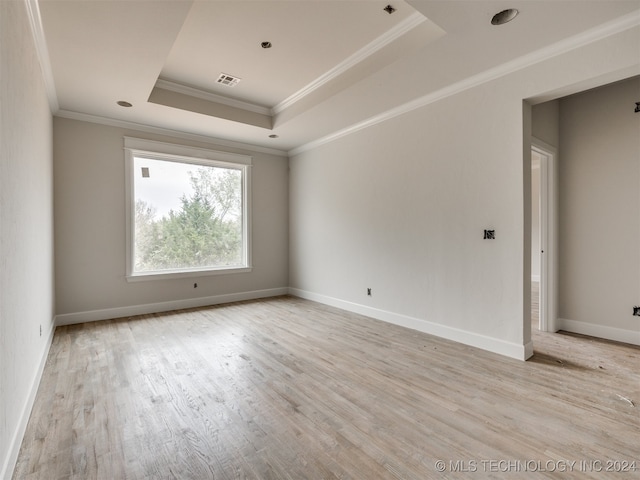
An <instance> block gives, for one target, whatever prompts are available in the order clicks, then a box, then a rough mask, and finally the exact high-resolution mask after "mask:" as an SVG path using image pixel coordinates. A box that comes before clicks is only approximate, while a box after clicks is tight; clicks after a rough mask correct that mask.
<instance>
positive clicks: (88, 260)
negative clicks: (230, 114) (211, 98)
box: [54, 117, 288, 323]
mask: <svg viewBox="0 0 640 480" xmlns="http://www.w3.org/2000/svg"><path fill="white" fill-rule="evenodd" d="M124 136H132V137H138V138H145V139H149V140H159V141H164V142H169V143H176V144H183V145H186V144H188V145H190V146H196V147H204V148H209V149H212V150H219V151H230V152H234V153H242V154H247V155H251V156H252V157H253V166H252V167H251V168H252V176H251V179H252V201H253V202H252V203H253V214H252V238H253V267H254V268H253V271H252V272H250V273H238V274H230V275H213V276H206V277H198V278H195V279H194V278H181V279H172V280H153V281H146V282H132V283H128V282H127V281H126V280H125V245H126V244H125V167H124V150H123V145H124V143H123V137H124ZM54 159H55V168H54V179H55V215H56V237H55V239H56V250H55V259H56V306H57V314H58V316H59V319H62V321H63V322H64V323H66V322H67V321H69V320H70V321H82V320H92V319H96V318H108V317H109V316H113V315H114V314H115V315H117V314H119V313H125V314H126V313H127V312H129V311H132V310H127V308H126V307H135V306H140V305H147V306H149V308H147V310H148V311H149V310H151V311H152V310H154V306H157V307H158V308H155V310H158V309H160V310H162V309H165V307H166V303H165V302H172V301H187V303H182V304H184V305H189V304H190V303H189V301H194V302H196V303H194V305H195V304H197V300H198V299H202V298H204V299H211V298H212V297H221V298H236V297H228V296H229V295H238V294H241V293H247V292H258V293H256V295H258V296H260V293H259V292H263V291H264V293H265V294H268V293H269V291H270V290H271V289H278V288H279V289H286V287H287V286H288V219H287V205H288V160H287V158H286V157H282V156H274V155H267V154H264V153H256V152H252V151H243V150H238V149H231V148H228V147H220V146H216V145H212V144H202V143H195V142H186V141H185V140H182V139H176V138H170V137H161V136H158V135H151V134H149V133H145V132H139V131H133V130H127V129H123V128H118V127H112V126H105V125H100V124H95V123H88V122H82V121H77V120H70V119H65V118H58V117H56V118H55V120H54ZM194 282H197V283H198V288H197V289H194V288H193V284H194ZM225 296H226V297H225ZM204 303H207V300H205V301H204ZM162 304H165V305H162ZM182 304H181V305H182ZM114 309H115V310H114ZM95 311H100V313H101V316H98V317H96V316H95V315H92V313H91V312H94V313H95ZM133 311H135V310H133ZM87 312H89V314H87Z"/></svg>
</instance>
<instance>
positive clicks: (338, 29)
mask: <svg viewBox="0 0 640 480" xmlns="http://www.w3.org/2000/svg"><path fill="white" fill-rule="evenodd" d="M388 3H389V2H388V0H384V1H377V0H370V1H343V2H335V1H326V0H316V1H314V0H305V1H295V2H294V1H216V2H195V3H194V5H193V6H192V8H191V11H190V13H189V15H188V17H187V19H186V21H185V23H184V25H183V28H182V30H181V32H180V34H179V35H178V37H177V39H176V41H175V43H174V45H173V48H172V50H171V52H170V54H169V56H168V57H167V59H166V63H165V65H164V68H163V69H162V72H161V74H160V78H162V79H163V80H168V81H171V82H175V83H178V84H182V85H185V86H189V87H193V88H197V89H200V90H203V91H206V92H210V93H214V94H217V95H223V96H226V97H230V98H235V99H238V100H242V101H245V102H250V103H253V104H256V105H261V106H264V107H269V108H271V107H274V106H276V105H277V104H278V103H280V102H282V101H283V100H285V99H286V98H288V97H290V96H291V95H293V94H294V93H296V92H298V91H299V90H301V89H302V88H304V87H305V86H307V85H308V84H310V83H311V82H313V81H314V80H316V79H318V78H319V77H321V76H322V75H323V74H325V73H326V72H328V71H330V70H332V69H333V68H335V67H336V66H337V65H339V64H340V63H342V62H343V61H344V60H345V59H347V58H348V57H350V56H351V55H353V54H354V53H356V52H358V51H359V50H360V49H362V48H364V47H366V46H367V45H369V44H371V43H372V42H374V41H375V40H376V39H378V38H380V37H381V36H383V35H384V34H385V33H387V32H388V31H389V30H392V29H393V28H394V27H396V26H397V25H398V24H400V23H402V22H403V21H405V20H407V19H408V18H409V17H410V16H411V15H416V11H415V10H414V9H413V7H411V6H409V5H408V4H406V3H405V2H404V1H398V2H392V3H393V6H394V7H395V8H396V11H395V12H394V13H393V14H389V13H387V12H386V11H385V10H384V7H385V6H386V5H387V4H388ZM264 42H270V44H271V47H270V48H264V47H263V45H262V44H263V43H264ZM222 73H225V74H227V75H230V76H234V77H238V78H241V79H242V82H241V83H239V84H238V85H236V86H235V87H234V88H233V90H230V89H229V88H226V87H225V86H224V85H220V84H219V83H217V82H216V80H217V79H218V78H219V77H220V75H221V74H222Z"/></svg>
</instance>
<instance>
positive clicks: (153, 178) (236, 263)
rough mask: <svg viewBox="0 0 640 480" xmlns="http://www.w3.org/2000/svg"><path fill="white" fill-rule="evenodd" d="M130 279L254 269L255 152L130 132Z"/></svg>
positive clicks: (128, 203) (128, 211)
mask: <svg viewBox="0 0 640 480" xmlns="http://www.w3.org/2000/svg"><path fill="white" fill-rule="evenodd" d="M125 152H126V165H127V184H128V189H127V191H128V195H127V279H128V280H129V281H132V280H145V279H152V278H167V277H179V276H194V275H211V274H217V273H236V272H240V271H250V269H251V263H250V242H249V238H250V235H249V224H250V222H249V208H248V207H249V191H250V188H249V185H250V183H249V180H250V175H249V174H250V166H251V157H248V156H245V155H236V154H229V153H224V152H215V151H211V150H205V149H199V148H193V147H183V146H180V145H172V144H167V143H161V142H152V141H148V140H141V139H135V138H129V137H125Z"/></svg>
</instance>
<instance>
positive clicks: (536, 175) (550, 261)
mask: <svg viewBox="0 0 640 480" xmlns="http://www.w3.org/2000/svg"><path fill="white" fill-rule="evenodd" d="M555 158H556V150H555V148H554V147H551V146H550V145H547V144H545V143H544V142H542V141H539V140H536V139H533V141H532V145H531V219H532V225H531V305H532V316H535V315H536V313H537V316H538V321H537V328H538V330H540V331H541V332H555V331H556V330H557V328H556V326H555V318H556V316H555V297H556V295H555V290H554V289H555V288H556V281H555V272H556V268H555V265H556V261H557V248H556V245H557V242H556V229H555V219H556V215H555V211H556V194H555V183H556V182H555V179H556V173H555V171H556V162H555ZM532 326H533V325H532Z"/></svg>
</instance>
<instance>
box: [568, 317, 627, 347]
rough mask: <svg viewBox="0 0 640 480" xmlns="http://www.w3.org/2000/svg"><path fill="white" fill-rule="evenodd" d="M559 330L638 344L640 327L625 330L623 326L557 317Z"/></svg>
mask: <svg viewBox="0 0 640 480" xmlns="http://www.w3.org/2000/svg"><path fill="white" fill-rule="evenodd" d="M558 327H559V330H564V331H565V332H572V333H579V334H581V335H589V336H590V337H597V338H604V339H607V340H613V341H616V342H622V343H629V344H631V345H640V329H638V330H626V329H623V328H616V327H610V326H608V325H597V324H595V323H587V322H580V321H578V320H569V319H567V318H559V319H558Z"/></svg>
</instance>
